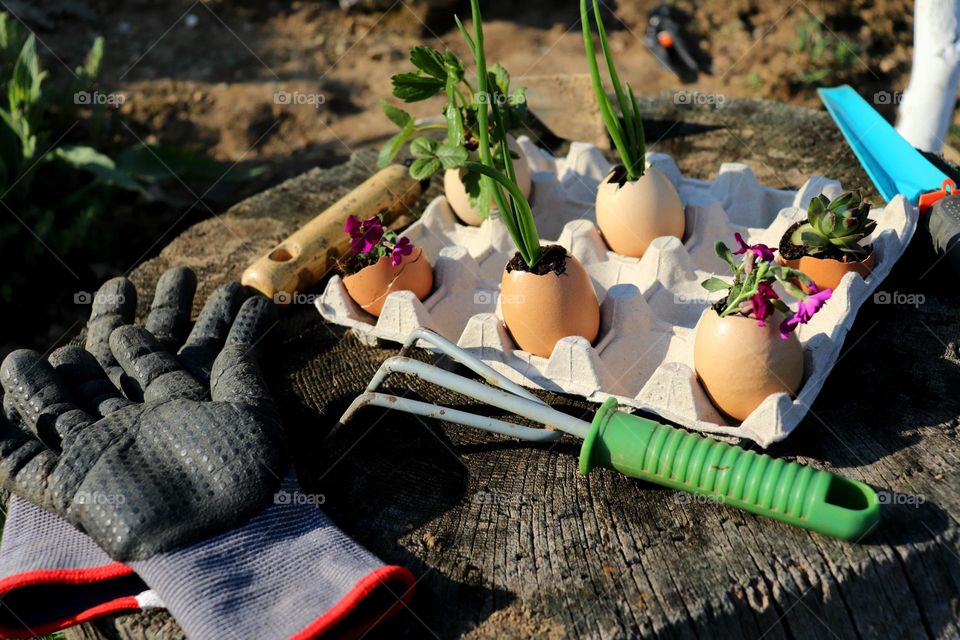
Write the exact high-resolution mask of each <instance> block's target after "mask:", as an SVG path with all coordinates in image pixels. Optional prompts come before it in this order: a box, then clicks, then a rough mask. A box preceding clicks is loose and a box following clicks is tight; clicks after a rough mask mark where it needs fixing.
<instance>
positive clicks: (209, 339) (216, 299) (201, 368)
mask: <svg viewBox="0 0 960 640" xmlns="http://www.w3.org/2000/svg"><path fill="white" fill-rule="evenodd" d="M246 297H247V292H246V290H245V289H244V288H243V287H242V286H241V285H240V283H239V282H229V283H227V284H223V285H220V286H219V287H217V288H216V289H215V290H214V292H213V293H212V294H210V297H209V298H207V302H206V304H204V305H203V309H201V310H200V315H199V316H198V317H197V322H196V324H194V325H193V330H192V331H191V332H190V335H189V336H188V337H187V341H186V342H185V343H184V345H183V347H182V348H181V349H180V351H179V353H178V355H179V357H180V362H182V363H183V366H184V367H185V368H186V369H187V371H189V372H190V373H192V374H193V376H194V377H195V378H196V379H197V380H200V381H202V382H206V381H207V380H209V378H210V367H211V365H212V364H213V360H214V358H216V357H217V354H218V353H220V349H221V348H222V347H223V344H224V341H225V340H226V338H227V334H228V333H229V331H230V326H231V324H232V323H233V319H234V317H235V316H236V315H237V311H238V310H239V309H240V305H241V304H242V303H243V301H244V299H245V298H246Z"/></svg>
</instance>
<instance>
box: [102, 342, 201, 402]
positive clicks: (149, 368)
mask: <svg viewBox="0 0 960 640" xmlns="http://www.w3.org/2000/svg"><path fill="white" fill-rule="evenodd" d="M110 348H111V349H112V350H113V355H114V357H115V358H116V359H117V362H119V363H120V366H121V367H123V370H124V372H125V373H126V374H127V375H128V376H129V377H130V379H131V380H132V381H134V382H136V383H137V384H139V385H140V388H141V389H142V390H143V399H144V401H151V400H167V399H172V398H189V399H193V400H203V399H204V398H205V397H206V395H207V391H206V389H205V388H204V386H203V385H202V384H200V383H199V382H197V380H196V379H195V378H194V377H193V376H191V375H190V374H189V373H187V372H186V371H185V370H184V369H183V367H182V366H181V365H180V363H179V362H178V361H177V359H176V358H175V357H174V356H173V355H172V354H171V353H169V352H168V351H165V350H164V348H163V347H162V346H161V345H160V343H159V342H157V339H156V338H154V337H153V335H152V334H151V333H150V332H149V331H147V330H146V329H144V328H143V327H134V326H132V325H128V326H125V327H118V328H117V329H116V330H114V332H113V333H112V334H111V335H110Z"/></svg>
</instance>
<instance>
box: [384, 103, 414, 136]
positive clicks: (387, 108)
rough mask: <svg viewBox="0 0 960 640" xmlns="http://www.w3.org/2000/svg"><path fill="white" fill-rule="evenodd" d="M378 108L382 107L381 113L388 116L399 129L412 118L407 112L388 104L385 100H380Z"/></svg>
mask: <svg viewBox="0 0 960 640" xmlns="http://www.w3.org/2000/svg"><path fill="white" fill-rule="evenodd" d="M380 108H381V109H383V113H384V114H385V115H386V116H387V117H388V118H390V122H392V123H393V124H395V125H397V126H398V127H400V128H401V129H402V128H403V127H405V126H407V123H408V122H410V121H411V120H413V116H411V115H410V114H409V113H407V112H406V111H404V110H403V109H401V108H400V107H397V106H394V105H392V104H390V103H389V102H387V101H386V100H381V101H380Z"/></svg>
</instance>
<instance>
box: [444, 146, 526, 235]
mask: <svg viewBox="0 0 960 640" xmlns="http://www.w3.org/2000/svg"><path fill="white" fill-rule="evenodd" d="M508 145H509V147H510V150H511V151H514V152H516V153H517V155H519V156H520V157H519V158H514V160H513V171H514V173H515V174H516V176H517V186H518V187H520V191H521V192H523V195H524V197H525V198H529V197H530V192H531V190H532V189H533V181H532V180H531V178H530V166H529V164H528V163H527V156H526V154H524V152H523V149H522V148H520V145H518V144H517V141H516V140H514V139H513V137H511V138H510V139H509V142H508ZM463 171H464V170H463V169H448V170H447V171H446V172H445V173H444V174H443V193H444V195H445V196H446V197H447V202H448V203H449V204H450V208H451V209H452V210H453V212H454V213H455V214H456V215H457V217H458V218H459V219H460V221H461V222H463V224H467V225H470V226H472V227H478V226H480V225H481V224H482V223H483V220H484V218H483V216H481V215H480V212H479V211H477V209H476V208H475V207H473V206H471V205H470V198H469V197H468V196H467V188H466V187H465V186H463V180H462V179H461V175H462V174H463ZM490 206H491V211H494V210H496V208H497V207H496V203H491V205H490Z"/></svg>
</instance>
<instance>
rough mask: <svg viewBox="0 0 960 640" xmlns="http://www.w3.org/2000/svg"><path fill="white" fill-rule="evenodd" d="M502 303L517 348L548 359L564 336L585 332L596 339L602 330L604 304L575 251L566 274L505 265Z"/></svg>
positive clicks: (502, 309) (569, 260) (570, 258)
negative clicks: (539, 272) (600, 300)
mask: <svg viewBox="0 0 960 640" xmlns="http://www.w3.org/2000/svg"><path fill="white" fill-rule="evenodd" d="M500 306H501V311H502V313H503V322H504V324H505V325H506V326H507V329H508V330H509V331H510V335H511V336H512V337H513V340H514V342H515V343H516V344H517V346H518V347H520V348H521V349H523V350H524V351H527V352H529V353H532V354H534V355H536V356H540V357H544V358H545V357H549V356H550V354H551V353H553V348H554V347H555V346H556V344H557V343H558V342H559V341H560V340H561V339H563V338H566V337H569V336H580V337H582V338H586V339H587V341H588V342H591V343H592V342H593V341H594V340H596V338H597V332H598V331H599V330H600V304H599V303H598V302H597V296H596V294H595V293H594V291H593V285H592V284H591V283H590V276H589V275H587V272H586V270H585V269H584V268H583V265H582V264H580V261H579V260H577V259H576V258H574V257H573V256H572V255H570V254H567V263H566V269H565V270H564V272H563V273H560V274H557V273H556V272H554V271H549V272H547V273H546V274H544V275H538V274H535V273H531V272H530V271H520V270H518V269H514V270H513V271H509V272H508V271H507V270H506V269H504V271H503V278H502V279H501V281H500Z"/></svg>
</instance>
